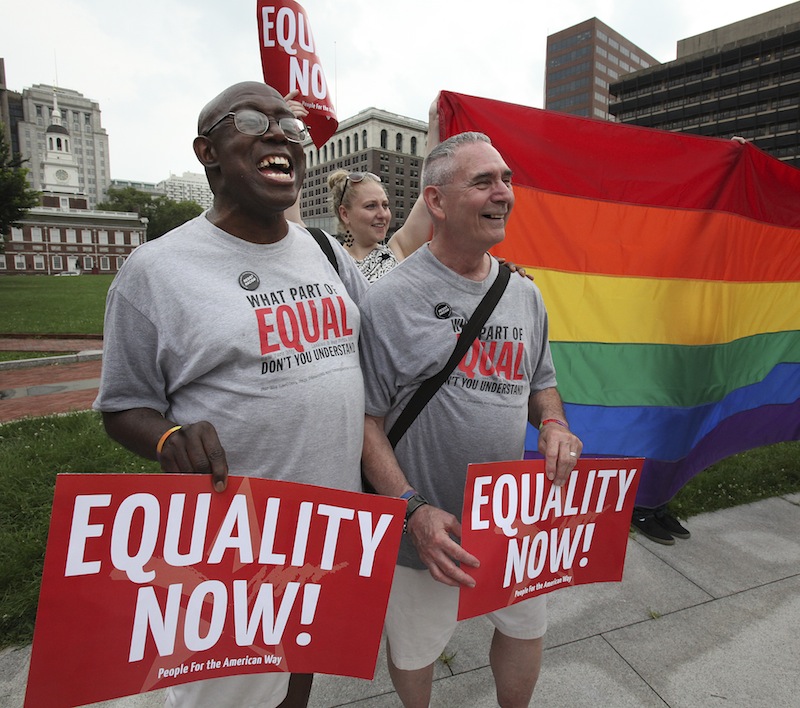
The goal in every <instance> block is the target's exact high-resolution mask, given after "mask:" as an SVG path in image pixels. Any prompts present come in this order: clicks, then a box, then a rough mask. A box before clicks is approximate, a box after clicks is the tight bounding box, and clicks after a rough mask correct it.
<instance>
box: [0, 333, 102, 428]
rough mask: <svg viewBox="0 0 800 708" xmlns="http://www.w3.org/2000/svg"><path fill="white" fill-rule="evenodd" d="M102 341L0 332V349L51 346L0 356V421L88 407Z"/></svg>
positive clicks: (97, 378)
mask: <svg viewBox="0 0 800 708" xmlns="http://www.w3.org/2000/svg"><path fill="white" fill-rule="evenodd" d="M102 346H103V342H102V339H100V338H87V339H32V338H29V339H19V338H9V337H0V351H30V352H57V354H56V355H54V356H51V357H44V358H31V359H26V360H18V361H6V362H0V423H7V422H8V421H11V420H16V419H18V418H24V417H26V416H42V415H51V414H55V413H68V412H70V411H79V410H88V409H89V408H91V406H92V401H94V399H95V397H96V396H97V387H98V385H99V384H100V357H101V353H102Z"/></svg>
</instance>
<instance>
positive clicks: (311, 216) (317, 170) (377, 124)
mask: <svg viewBox="0 0 800 708" xmlns="http://www.w3.org/2000/svg"><path fill="white" fill-rule="evenodd" d="M427 134H428V124H427V123H426V122H423V121H420V120H416V119H414V118H406V117H404V116H400V115H397V114H395V113H390V112H389V111H384V110H381V109H379V108H367V109H365V110H363V111H361V112H360V113H357V114H356V115H354V116H353V117H351V118H347V119H345V120H343V121H342V122H341V123H339V127H338V129H337V131H336V133H335V134H334V135H333V137H332V138H331V139H330V140H328V142H326V143H325V145H323V146H321V147H319V148H318V147H315V146H314V144H313V143H312V142H311V140H308V141H306V143H305V144H304V149H305V152H306V178H305V181H304V182H303V190H302V192H301V199H300V212H301V214H302V217H303V221H305V223H306V224H307V225H308V226H316V227H319V228H323V229H325V230H326V231H328V232H330V233H336V220H335V218H334V217H333V215H332V214H331V212H330V207H329V204H328V202H329V199H328V175H329V174H331V173H332V172H335V171H336V170H337V169H340V168H344V169H346V170H347V171H348V172H372V173H374V174H376V175H378V176H379V177H380V178H381V181H382V182H383V186H384V187H385V188H386V191H387V193H388V195H389V205H390V207H391V209H392V224H391V227H390V229H389V233H390V234H391V233H394V232H395V231H396V230H397V229H398V228H400V226H402V225H403V222H404V221H405V219H406V217H407V216H408V214H409V212H410V211H411V207H412V206H413V205H414V202H415V201H416V200H417V198H418V197H419V194H420V175H421V171H422V159H423V157H424V155H425V142H426V140H427Z"/></svg>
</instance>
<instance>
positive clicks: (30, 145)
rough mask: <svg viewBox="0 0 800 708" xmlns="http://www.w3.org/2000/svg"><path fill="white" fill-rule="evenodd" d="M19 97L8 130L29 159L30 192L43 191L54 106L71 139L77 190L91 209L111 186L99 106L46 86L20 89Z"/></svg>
mask: <svg viewBox="0 0 800 708" xmlns="http://www.w3.org/2000/svg"><path fill="white" fill-rule="evenodd" d="M9 95H10V94H9ZM19 96H20V98H19V106H20V108H21V114H22V115H21V117H18V118H17V120H12V121H11V123H12V125H11V129H12V131H13V132H14V134H15V135H16V138H17V141H18V142H17V144H18V151H19V152H20V154H21V155H22V156H23V157H24V158H26V159H27V160H28V163H27V167H28V180H29V181H30V183H31V186H32V187H33V189H36V190H37V191H42V190H43V185H44V184H45V183H46V182H47V179H48V178H47V175H46V174H45V162H46V161H45V157H46V154H47V150H48V143H47V129H48V128H49V127H50V125H51V124H52V117H53V116H52V112H53V110H55V108H54V106H56V104H57V107H58V110H59V111H60V112H61V123H62V125H63V127H64V128H65V129H67V130H69V132H70V136H71V143H72V145H71V147H72V154H73V155H74V157H75V161H76V169H77V180H78V185H77V186H78V189H79V190H80V191H81V193H83V194H85V195H86V197H87V199H88V203H89V208H94V207H95V206H96V205H97V204H98V203H99V202H101V201H103V200H104V199H105V195H106V190H107V189H108V187H109V185H110V183H111V164H110V160H109V151H108V135H107V134H106V131H105V129H104V128H103V126H102V124H101V122H100V106H99V105H98V104H97V102H96V101H92V100H91V99H88V98H86V97H84V96H83V94H81V93H78V92H77V91H72V90H71V89H65V88H57V87H55V86H48V85H46V84H34V85H33V86H32V87H30V88H26V89H23V91H22V93H21V94H19ZM9 103H10V104H11V103H15V101H10V102H9Z"/></svg>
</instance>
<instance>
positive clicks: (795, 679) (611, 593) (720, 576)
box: [0, 494, 800, 708]
mask: <svg viewBox="0 0 800 708" xmlns="http://www.w3.org/2000/svg"><path fill="white" fill-rule="evenodd" d="M686 525H687V526H688V528H689V529H690V530H691V532H692V537H691V539H689V540H686V541H681V540H678V541H676V544H675V545H674V546H660V545H658V544H656V543H653V542H652V541H650V540H648V539H646V538H644V537H642V536H638V535H637V536H632V537H631V538H630V539H629V541H628V550H627V556H626V563H625V573H624V577H623V580H622V582H621V583H603V584H594V585H582V586H578V587H569V588H563V589H561V590H557V591H555V592H553V593H551V594H550V595H549V596H548V605H549V617H550V626H549V630H548V632H547V635H546V637H545V652H544V659H543V662H542V671H541V675H540V677H539V682H538V685H537V687H536V692H535V693H534V697H533V702H532V705H534V706H546V707H547V708H562V707H563V708H583V707H584V706H585V707H586V708H589V707H590V706H591V707H592V708H596V707H597V706H601V707H604V706H609V707H613V708H651V707H652V708H663V707H664V706H667V707H669V708H708V707H709V706H710V707H714V706H724V707H725V708H740V707H744V706H747V707H748V708H759V707H762V706H763V707H764V708H766V707H770V708H773V707H775V706H797V705H798V704H799V703H800V696H799V694H800V671H799V670H798V657H799V656H800V632H798V628H800V534H798V530H800V494H793V495H787V496H784V497H775V498H772V499H767V500H764V501H760V502H756V503H754V504H748V505H745V506H740V507H735V508H732V509H725V510H723V511H717V512H713V513H709V514H701V515H699V516H695V517H692V518H691V519H690V520H689V521H688V523H687V524H686ZM353 620H354V621H358V618H357V616H354V617H353ZM490 636H491V625H489V623H488V621H486V620H484V619H482V618H477V619H473V620H469V621H467V622H463V623H462V624H461V625H460V626H459V629H458V631H457V632H456V634H455V636H454V637H453V639H452V641H451V643H450V645H449V646H448V649H447V652H446V654H447V656H450V657H452V658H451V659H450V660H449V661H448V662H447V663H446V664H445V663H444V662H442V661H441V660H440V661H438V662H437V666H436V674H435V682H434V691H433V699H432V702H431V706H433V707H434V708H484V707H486V708H488V707H490V706H496V705H497V703H496V701H495V698H494V688H493V682H492V676H491V671H490V669H489V666H488V659H487V649H488V642H489V638H490ZM342 650H343V651H347V638H346V637H343V638H342ZM30 651H31V650H30V647H23V648H8V649H5V650H3V651H2V652H0V705H2V706H5V707H7V708H20V707H21V706H22V704H23V697H24V692H25V684H26V680H27V671H28V663H29V659H30ZM85 680H87V681H91V676H87V677H85ZM163 704H164V692H163V691H154V692H151V693H147V694H142V695H139V696H131V697H128V698H124V699H119V700H115V701H107V702H104V703H99V704H96V705H97V706H103V707H105V708H156V707H160V706H163ZM399 705H400V702H399V700H398V698H397V695H396V694H395V693H394V691H393V690H392V685H391V681H390V680H389V676H388V673H387V670H386V659H385V654H384V651H383V650H382V651H381V654H380V656H379V658H378V664H377V669H376V672H375V679H374V680H373V681H364V680H361V679H349V678H341V677H334V676H321V675H318V676H317V677H316V679H315V681H314V689H313V692H312V696H311V703H310V706H311V707H312V708H328V707H332V706H361V707H362V708H388V707H389V706H399Z"/></svg>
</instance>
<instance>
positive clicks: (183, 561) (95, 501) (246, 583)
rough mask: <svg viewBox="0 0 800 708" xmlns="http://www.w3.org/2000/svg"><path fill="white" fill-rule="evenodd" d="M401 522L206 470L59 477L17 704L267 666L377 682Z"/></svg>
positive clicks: (358, 506)
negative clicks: (216, 488)
mask: <svg viewBox="0 0 800 708" xmlns="http://www.w3.org/2000/svg"><path fill="white" fill-rule="evenodd" d="M404 514H405V503H404V502H403V501H402V500H398V499H391V498H388V497H380V496H377V495H366V494H356V493H353V492H343V491H337V490H333V489H326V488H323V487H314V486H310V485H301V484H293V483H290V482H276V481H271V480H264V479H255V478H248V477H231V478H230V479H229V482H228V489H227V490H226V491H225V492H224V493H221V494H220V493H217V492H213V491H211V489H210V484H209V481H208V477H207V476H202V475H127V474H126V475H115V474H108V475H105V474H87V475H59V476H58V478H57V481H56V490H55V498H54V502H53V512H52V517H51V523H50V534H49V538H48V545H47V554H46V556H45V564H44V572H43V576H42V585H41V592H40V596H39V610H38V615H37V619H36V628H35V632H34V639H33V651H32V655H31V665H30V673H29V677H28V688H27V695H26V697H25V706H26V707H27V706H30V707H33V706H36V707H38V706H47V708H55V707H57V706H73V705H83V704H86V703H94V702H97V701H101V700H106V699H110V698H116V697H119V696H125V695H131V694H135V693H144V692H146V691H151V690H154V689H158V688H164V687H166V686H170V685H175V684H180V683H188V682H191V681H197V680H200V679H209V678H219V677H222V676H229V675H233V674H243V673H263V672H265V671H292V672H299V673H310V672H321V673H330V674H338V675H345V676H356V677H359V678H367V679H368V678H372V676H373V673H374V670H375V662H376V660H377V654H378V649H379V645H380V637H381V630H382V627H383V620H384V615H385V611H386V603H387V601H388V596H389V588H390V586H391V580H392V576H393V574H394V567H395V562H396V560H397V549H398V546H399V544H400V536H401V535H402V528H403V517H404ZM354 620H356V621H354ZM345 645H346V651H345V650H344V648H345Z"/></svg>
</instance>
